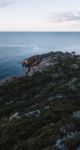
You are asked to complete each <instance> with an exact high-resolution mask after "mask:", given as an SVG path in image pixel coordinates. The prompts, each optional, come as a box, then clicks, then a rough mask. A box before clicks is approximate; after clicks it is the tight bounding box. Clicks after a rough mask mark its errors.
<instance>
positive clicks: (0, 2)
mask: <svg viewBox="0 0 80 150" xmlns="http://www.w3.org/2000/svg"><path fill="white" fill-rule="evenodd" d="M15 2H16V0H0V8H3V7H8V6H10V5H12V4H14V3H15Z"/></svg>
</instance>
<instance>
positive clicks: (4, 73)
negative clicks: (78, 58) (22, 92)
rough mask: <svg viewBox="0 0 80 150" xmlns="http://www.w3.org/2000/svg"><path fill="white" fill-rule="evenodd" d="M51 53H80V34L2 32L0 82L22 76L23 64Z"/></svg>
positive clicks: (0, 40) (0, 37) (0, 42)
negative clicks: (24, 61)
mask: <svg viewBox="0 0 80 150" xmlns="http://www.w3.org/2000/svg"><path fill="white" fill-rule="evenodd" d="M50 51H63V52H66V51H68V52H72V51H75V52H76V53H78V54H79V53H80V32H0V80H1V79H4V78H6V77H9V76H15V75H16V76H22V75H23V74H24V69H23V67H22V65H21V62H22V61H23V59H24V58H27V57H29V56H32V55H34V54H42V53H47V52H50Z"/></svg>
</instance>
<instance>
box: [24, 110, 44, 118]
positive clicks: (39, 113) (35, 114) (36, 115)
mask: <svg viewBox="0 0 80 150" xmlns="http://www.w3.org/2000/svg"><path fill="white" fill-rule="evenodd" d="M26 116H27V117H40V116H41V112H40V110H35V111H30V112H28V113H26Z"/></svg>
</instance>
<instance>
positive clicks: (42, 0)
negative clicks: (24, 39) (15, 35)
mask: <svg viewBox="0 0 80 150" xmlns="http://www.w3.org/2000/svg"><path fill="white" fill-rule="evenodd" d="M0 31H80V0H0Z"/></svg>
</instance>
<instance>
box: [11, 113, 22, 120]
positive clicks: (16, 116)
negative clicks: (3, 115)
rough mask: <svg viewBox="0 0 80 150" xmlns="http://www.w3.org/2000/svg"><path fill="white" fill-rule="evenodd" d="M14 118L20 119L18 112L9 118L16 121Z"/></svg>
mask: <svg viewBox="0 0 80 150" xmlns="http://www.w3.org/2000/svg"><path fill="white" fill-rule="evenodd" d="M14 118H17V119H18V118H20V116H19V113H18V112H16V113H15V114H13V115H12V116H11V117H10V118H9V120H12V119H14Z"/></svg>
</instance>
